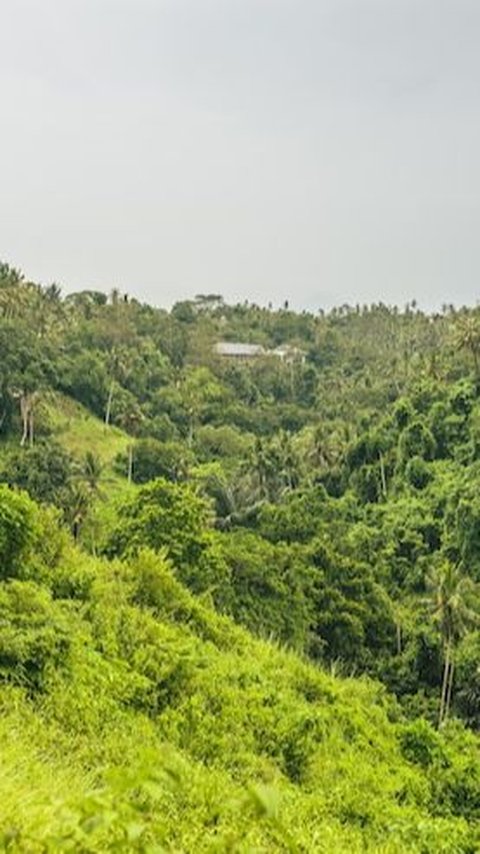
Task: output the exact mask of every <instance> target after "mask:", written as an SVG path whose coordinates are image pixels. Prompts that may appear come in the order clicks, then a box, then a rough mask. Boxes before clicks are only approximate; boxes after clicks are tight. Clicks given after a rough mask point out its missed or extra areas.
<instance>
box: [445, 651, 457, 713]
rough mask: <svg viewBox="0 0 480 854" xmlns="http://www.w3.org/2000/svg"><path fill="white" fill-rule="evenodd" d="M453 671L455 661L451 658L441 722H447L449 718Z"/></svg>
mask: <svg viewBox="0 0 480 854" xmlns="http://www.w3.org/2000/svg"><path fill="white" fill-rule="evenodd" d="M454 669H455V661H454V659H453V656H452V659H451V661H450V675H449V678H448V687H447V696H446V699H445V711H444V714H443V720H444V721H446V720H447V718H448V716H449V714H450V703H451V700H452V688H453V671H454Z"/></svg>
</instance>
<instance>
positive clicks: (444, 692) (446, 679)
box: [438, 639, 450, 727]
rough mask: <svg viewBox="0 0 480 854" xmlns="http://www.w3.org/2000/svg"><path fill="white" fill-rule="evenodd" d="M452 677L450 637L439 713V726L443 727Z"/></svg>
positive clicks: (446, 651) (446, 646) (446, 650)
mask: <svg viewBox="0 0 480 854" xmlns="http://www.w3.org/2000/svg"><path fill="white" fill-rule="evenodd" d="M449 677H450V639H449V640H447V643H446V645H445V662H444V665H443V678H442V694H441V698H440V712H439V715H438V726H439V727H441V725H442V723H443V721H444V717H445V706H446V702H447V692H448V683H449Z"/></svg>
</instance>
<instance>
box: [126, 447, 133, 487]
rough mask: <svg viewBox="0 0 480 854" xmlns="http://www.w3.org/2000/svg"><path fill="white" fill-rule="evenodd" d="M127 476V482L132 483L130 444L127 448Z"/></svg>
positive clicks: (131, 450) (131, 448) (131, 451)
mask: <svg viewBox="0 0 480 854" xmlns="http://www.w3.org/2000/svg"><path fill="white" fill-rule="evenodd" d="M127 476H128V482H129V483H131V482H132V476H133V445H132V443H131V442H130V444H129V446H128V473H127Z"/></svg>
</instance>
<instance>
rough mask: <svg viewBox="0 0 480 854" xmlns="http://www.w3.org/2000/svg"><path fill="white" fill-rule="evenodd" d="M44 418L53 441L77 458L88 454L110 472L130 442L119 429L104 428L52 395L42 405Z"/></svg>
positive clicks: (68, 401) (72, 404) (71, 403)
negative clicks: (99, 461)
mask: <svg viewBox="0 0 480 854" xmlns="http://www.w3.org/2000/svg"><path fill="white" fill-rule="evenodd" d="M44 416H45V417H46V418H47V420H48V424H49V425H50V428H51V430H52V432H53V435H54V436H55V438H56V439H57V440H58V441H59V442H60V443H61V444H62V445H63V446H64V447H65V448H66V450H67V451H69V452H70V453H71V454H72V455H73V456H75V457H76V458H79V459H81V458H83V457H84V456H85V454H86V453H87V451H91V452H92V453H94V454H95V455H96V456H98V458H99V459H100V460H101V462H102V464H103V465H104V466H106V467H107V468H108V469H110V471H109V473H110V474H111V465H112V463H113V460H114V459H115V457H116V455H117V454H120V453H122V452H125V451H126V450H127V447H128V444H129V441H130V438H129V436H128V435H127V434H126V433H124V432H123V431H122V430H120V429H119V428H118V427H105V425H104V424H103V422H102V421H100V420H99V419H98V418H96V417H95V416H94V415H92V414H91V413H90V412H89V411H88V409H86V408H85V407H83V406H82V405H81V404H80V403H77V401H74V400H72V399H71V398H68V397H65V396H63V395H60V394H53V393H51V394H50V395H49V397H48V399H47V400H46V401H45V402H44Z"/></svg>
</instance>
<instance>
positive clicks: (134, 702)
mask: <svg viewBox="0 0 480 854" xmlns="http://www.w3.org/2000/svg"><path fill="white" fill-rule="evenodd" d="M57 572H59V573H63V574H65V575H67V574H70V575H71V574H72V572H73V574H77V575H78V576H79V577H80V576H82V577H85V578H88V579H89V583H90V585H91V586H90V592H89V595H88V598H87V599H86V600H85V602H84V604H83V605H81V606H76V605H74V604H73V603H72V602H68V603H67V602H62V601H59V600H57V601H56V602H53V603H52V609H55V611H59V612H60V611H62V613H63V614H64V618H66V619H68V621H69V626H70V628H69V636H70V638H71V639H72V648H71V652H70V655H69V658H68V662H67V661H66V662H65V667H64V669H63V670H62V671H61V672H59V671H53V672H52V673H51V674H50V676H49V678H48V682H47V690H46V691H45V692H44V693H43V694H41V695H40V696H37V698H36V699H35V700H34V701H33V702H32V701H31V700H28V699H27V698H26V697H24V696H22V695H21V693H20V692H18V691H17V690H16V689H14V690H12V689H11V687H4V688H2V690H1V692H0V700H1V703H0V708H1V709H2V715H1V717H0V723H1V726H0V762H1V766H2V779H1V781H0V797H1V798H2V811H1V818H0V834H1V833H2V832H3V834H4V835H3V840H4V848H6V840H7V839H9V840H10V848H8V849H7V848H6V850H11V851H18V852H20V851H22V852H23V851H27V852H28V851H32V852H36V851H38V852H40V851H58V850H61V851H64V850H65V851H68V850H72V851H92V852H94V851H105V850H112V851H113V850H115V851H125V852H127V851H142V852H152V854H153V852H154V851H162V850H163V851H165V850H168V851H184V852H191V854H194V852H195V853H196V852H208V851H222V852H226V851H239V852H247V851H256V852H271V851H295V852H297V851H298V852H300V851H302V852H303V851H305V852H306V851H315V852H316V851H318V852H323V851H324V852H332V851H333V852H336V851H339V852H342V851H349V852H350V851H351V852H361V851H375V852H385V854H387V852H400V851H412V852H416V851H417V852H432V851H449V852H454V851H458V852H461V851H463V852H469V851H472V852H473V851H475V850H478V848H477V847H476V846H477V844H478V842H479V837H478V836H476V829H475V827H474V826H473V824H471V825H470V826H469V825H468V824H467V822H466V821H465V819H464V818H461V817H456V816H455V815H452V814H449V813H451V812H452V810H451V807H442V804H441V798H439V797H438V792H437V797H436V799H435V801H434V799H433V797H432V796H433V791H434V786H435V785H437V787H438V780H437V781H436V778H437V770H436V769H431V770H429V769H426V770H425V769H424V768H423V767H421V766H419V765H417V764H414V763H412V762H409V761H407V759H406V758H405V757H404V755H403V754H402V749H401V734H402V731H403V728H402V725H401V724H399V723H398V722H396V710H395V708H394V706H393V705H392V704H391V702H390V701H389V700H388V698H386V696H385V694H384V692H383V690H382V689H381V688H380V687H379V686H378V685H376V684H373V683H370V682H368V681H367V680H353V679H352V680H341V679H338V678H335V677H333V676H332V675H329V674H326V673H324V672H322V671H320V670H318V669H316V668H314V667H313V666H312V665H310V664H308V663H306V662H304V661H302V660H300V659H299V658H297V657H296V656H294V655H293V654H291V653H288V652H286V651H283V650H281V649H278V648H276V647H274V646H273V645H271V644H268V643H265V642H261V641H258V640H254V639H253V638H252V637H251V636H249V635H248V634H247V633H246V632H245V631H243V630H241V629H239V628H238V627H236V626H234V625H233V624H232V623H231V622H230V621H228V620H227V619H225V618H221V617H218V616H217V615H216V614H215V613H214V612H213V611H211V610H210V608H209V607H208V605H207V604H202V603H201V602H199V601H198V600H196V599H195V598H194V597H192V596H191V595H190V594H189V593H188V592H187V591H186V590H185V589H184V588H182V587H181V586H180V585H179V584H178V582H177V581H176V580H175V579H174V578H173V576H172V575H171V573H170V572H169V570H168V568H167V567H166V566H165V564H164V562H163V561H162V560H161V559H159V558H156V557H153V556H151V555H143V556H140V557H139V558H138V559H137V561H136V563H135V564H134V565H132V566H131V567H127V566H125V565H118V564H105V563H101V562H98V561H93V560H91V559H87V558H86V557H84V556H81V555H80V554H77V553H68V554H66V555H65V556H64V558H63V566H59V567H58V568H57ZM140 591H142V596H143V597H145V591H147V593H148V595H147V597H146V599H145V598H144V600H143V605H142V604H141V602H139V601H138V599H139V594H140ZM52 613H53V611H52ZM436 738H437V736H435V739H436ZM442 745H443V746H442ZM442 745H440V740H439V749H441V750H442V751H443V759H442V762H443V763H444V765H445V763H446V765H448V764H449V763H450V764H451V766H452V768H453V767H454V765H455V763H457V764H458V761H459V758H458V757H459V756H460V757H461V754H460V753H459V754H458V755H457V754H455V755H454V753H453V752H452V750H453V748H452V745H451V744H450V745H449V744H448V743H447V742H445V743H443V742H442ZM467 746H468V750H467V752H465V751H464V753H465V762H467V761H468V762H473V763H474V764H475V763H477V765H478V759H479V751H478V744H477V743H476V742H475V741H474V740H473V738H472V743H471V744H470V745H467ZM463 747H464V748H465V744H464V745H463ZM449 751H450V753H449ZM462 761H463V760H462ZM112 769H117V771H116V773H113V774H112ZM461 770H462V769H461ZM463 773H464V775H468V769H467V768H465V769H463ZM436 813H437V814H436ZM1 838H2V837H1V836H0V839H1Z"/></svg>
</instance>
